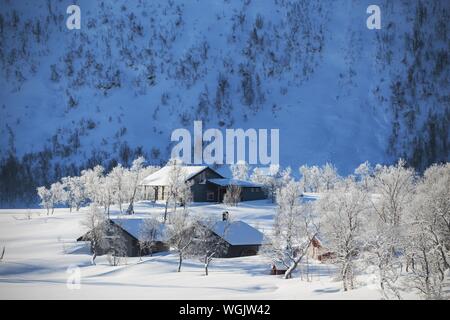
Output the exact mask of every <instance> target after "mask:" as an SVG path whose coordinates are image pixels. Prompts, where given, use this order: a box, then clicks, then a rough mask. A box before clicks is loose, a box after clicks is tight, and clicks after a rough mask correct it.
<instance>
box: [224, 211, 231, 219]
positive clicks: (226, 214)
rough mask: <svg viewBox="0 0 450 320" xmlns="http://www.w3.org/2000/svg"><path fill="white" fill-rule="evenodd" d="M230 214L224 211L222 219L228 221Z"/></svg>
mask: <svg viewBox="0 0 450 320" xmlns="http://www.w3.org/2000/svg"><path fill="white" fill-rule="evenodd" d="M229 216H230V214H229V213H228V211H224V212H223V213H222V221H228V218H229Z"/></svg>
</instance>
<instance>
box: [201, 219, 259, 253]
mask: <svg viewBox="0 0 450 320" xmlns="http://www.w3.org/2000/svg"><path fill="white" fill-rule="evenodd" d="M208 228H210V231H211V232H212V233H213V234H214V235H215V236H216V237H218V238H221V239H223V240H224V241H225V243H226V250H224V252H223V253H221V254H220V255H218V256H217V257H218V258H234V257H245V256H254V255H256V254H257V253H258V251H259V248H260V247H261V245H262V244H263V240H264V234H263V233H262V232H260V231H259V230H257V229H256V228H253V227H252V226H250V225H249V224H247V223H245V222H243V221H229V220H228V214H227V215H226V216H224V219H223V220H222V221H217V222H215V223H214V224H213V225H212V226H208Z"/></svg>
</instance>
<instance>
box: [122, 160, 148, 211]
mask: <svg viewBox="0 0 450 320" xmlns="http://www.w3.org/2000/svg"><path fill="white" fill-rule="evenodd" d="M144 163H145V158H144V157H139V158H137V159H135V160H134V161H133V164H132V165H131V168H130V170H128V172H127V173H128V174H127V175H126V179H127V186H128V194H129V199H128V200H129V205H128V209H127V214H133V213H134V201H135V198H136V193H137V191H138V187H139V183H140V182H141V181H142V179H143V178H144V176H143V172H144Z"/></svg>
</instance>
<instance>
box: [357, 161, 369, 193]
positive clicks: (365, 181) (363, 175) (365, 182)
mask: <svg viewBox="0 0 450 320" xmlns="http://www.w3.org/2000/svg"><path fill="white" fill-rule="evenodd" d="M354 173H355V175H356V178H357V179H358V181H359V183H361V185H362V186H363V187H364V188H365V189H366V190H370V188H371V176H372V175H373V168H372V166H371V165H370V163H369V161H366V162H363V163H361V164H360V165H359V166H358V168H356V169H355V171H354Z"/></svg>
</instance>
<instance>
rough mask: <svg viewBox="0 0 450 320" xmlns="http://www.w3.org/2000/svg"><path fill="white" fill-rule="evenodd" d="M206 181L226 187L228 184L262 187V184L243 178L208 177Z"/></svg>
mask: <svg viewBox="0 0 450 320" xmlns="http://www.w3.org/2000/svg"><path fill="white" fill-rule="evenodd" d="M208 182H211V183H214V184H215V185H218V186H221V187H227V186H230V185H233V186H238V187H243V188H260V187H263V185H262V184H259V183H254V182H250V181H245V180H237V179H225V178H224V179H208Z"/></svg>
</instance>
